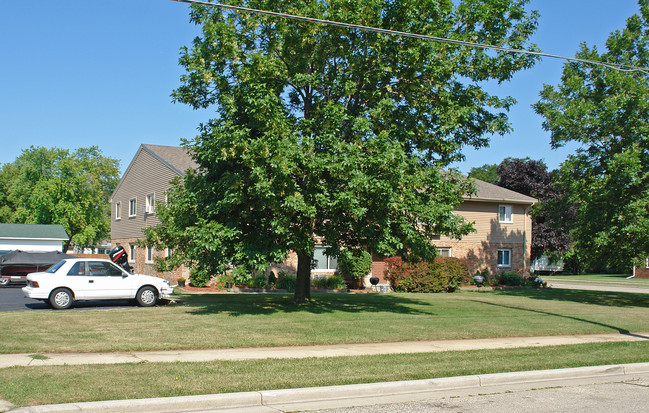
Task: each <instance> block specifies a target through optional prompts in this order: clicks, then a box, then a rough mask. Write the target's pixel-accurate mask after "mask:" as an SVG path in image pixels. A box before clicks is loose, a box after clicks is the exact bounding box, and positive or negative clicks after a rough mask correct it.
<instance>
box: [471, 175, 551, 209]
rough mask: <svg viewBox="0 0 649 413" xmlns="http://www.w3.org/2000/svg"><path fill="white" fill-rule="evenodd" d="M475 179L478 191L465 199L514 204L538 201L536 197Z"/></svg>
mask: <svg viewBox="0 0 649 413" xmlns="http://www.w3.org/2000/svg"><path fill="white" fill-rule="evenodd" d="M473 180H474V181H475V187H476V191H477V193H476V194H475V195H473V196H467V197H466V198H465V199H470V200H474V201H487V202H508V203H513V204H535V203H537V202H538V200H537V199H536V198H532V197H531V196H527V195H523V194H521V193H518V192H516V191H512V190H511V189H507V188H503V187H501V186H498V185H494V184H490V183H488V182H485V181H481V180H479V179H473Z"/></svg>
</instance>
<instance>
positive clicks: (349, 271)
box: [338, 249, 372, 286]
mask: <svg viewBox="0 0 649 413" xmlns="http://www.w3.org/2000/svg"><path fill="white" fill-rule="evenodd" d="M370 271H372V256H371V255H370V253H368V252H367V251H364V250H361V249H351V250H350V249H347V250H344V251H342V252H341V253H340V255H339V256H338V272H340V273H341V274H342V275H343V276H347V277H349V278H351V279H352V280H356V281H361V286H362V280H363V278H364V277H365V276H366V275H367V274H369V273H370Z"/></svg>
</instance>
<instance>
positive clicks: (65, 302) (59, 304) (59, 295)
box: [50, 288, 74, 310]
mask: <svg viewBox="0 0 649 413" xmlns="http://www.w3.org/2000/svg"><path fill="white" fill-rule="evenodd" d="M72 301H74V298H73V297H72V291H70V290H68V289H67V288H57V289H56V290H54V291H52V294H50V304H51V305H52V307H53V308H54V309H55V310H65V309H66V308H70V306H72Z"/></svg>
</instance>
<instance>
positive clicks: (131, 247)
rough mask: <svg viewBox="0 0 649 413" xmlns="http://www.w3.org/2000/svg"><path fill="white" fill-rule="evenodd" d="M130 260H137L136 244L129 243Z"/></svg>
mask: <svg viewBox="0 0 649 413" xmlns="http://www.w3.org/2000/svg"><path fill="white" fill-rule="evenodd" d="M128 261H129V262H135V244H128Z"/></svg>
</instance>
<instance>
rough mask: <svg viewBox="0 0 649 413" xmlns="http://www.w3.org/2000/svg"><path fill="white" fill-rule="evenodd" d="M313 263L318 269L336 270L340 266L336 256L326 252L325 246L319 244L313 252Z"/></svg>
mask: <svg viewBox="0 0 649 413" xmlns="http://www.w3.org/2000/svg"><path fill="white" fill-rule="evenodd" d="M313 264H314V269H316V270H335V269H336V268H338V260H337V259H336V257H330V256H329V255H326V254H325V247H324V246H321V245H318V246H316V247H315V251H314V253H313Z"/></svg>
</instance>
